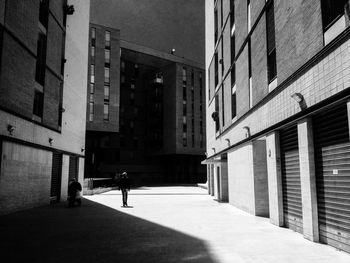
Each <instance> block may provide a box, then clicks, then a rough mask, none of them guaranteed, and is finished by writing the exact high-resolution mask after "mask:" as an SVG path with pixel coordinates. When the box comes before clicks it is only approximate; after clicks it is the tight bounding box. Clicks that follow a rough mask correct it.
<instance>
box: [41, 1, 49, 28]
mask: <svg viewBox="0 0 350 263" xmlns="http://www.w3.org/2000/svg"><path fill="white" fill-rule="evenodd" d="M39 8H40V9H39V21H40V23H41V24H42V25H43V27H44V28H47V25H48V20H49V0H40V7H39Z"/></svg>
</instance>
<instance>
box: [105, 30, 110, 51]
mask: <svg viewBox="0 0 350 263" xmlns="http://www.w3.org/2000/svg"><path fill="white" fill-rule="evenodd" d="M105 48H106V49H110V48H111V32H109V31H106V32H105Z"/></svg>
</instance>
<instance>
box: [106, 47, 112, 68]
mask: <svg viewBox="0 0 350 263" xmlns="http://www.w3.org/2000/svg"><path fill="white" fill-rule="evenodd" d="M110 63H111V51H110V50H108V49H105V64H108V65H109V64H110Z"/></svg>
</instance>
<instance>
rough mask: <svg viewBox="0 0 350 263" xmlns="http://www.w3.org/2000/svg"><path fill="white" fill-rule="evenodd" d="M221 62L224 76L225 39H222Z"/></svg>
mask: <svg viewBox="0 0 350 263" xmlns="http://www.w3.org/2000/svg"><path fill="white" fill-rule="evenodd" d="M220 64H221V76H224V71H225V66H224V41H223V39H221V59H220Z"/></svg>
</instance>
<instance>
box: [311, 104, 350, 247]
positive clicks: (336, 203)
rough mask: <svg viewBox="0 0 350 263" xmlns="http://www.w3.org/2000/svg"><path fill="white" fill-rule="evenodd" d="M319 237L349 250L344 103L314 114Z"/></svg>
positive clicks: (349, 153) (349, 159) (349, 163)
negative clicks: (316, 114)
mask: <svg viewBox="0 0 350 263" xmlns="http://www.w3.org/2000/svg"><path fill="white" fill-rule="evenodd" d="M313 126H314V142H315V159H316V182H317V202H318V217H319V218H318V220H319V232H320V241H321V242H323V243H326V244H329V245H331V246H334V247H336V248H338V249H341V250H344V251H347V252H350V142H349V128H348V116H347V107H346V105H342V106H339V107H337V108H334V109H332V110H331V111H328V112H326V113H322V114H320V115H318V116H315V117H314V121H313Z"/></svg>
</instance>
